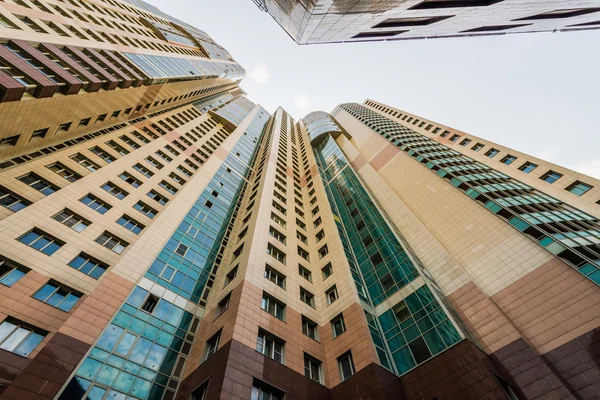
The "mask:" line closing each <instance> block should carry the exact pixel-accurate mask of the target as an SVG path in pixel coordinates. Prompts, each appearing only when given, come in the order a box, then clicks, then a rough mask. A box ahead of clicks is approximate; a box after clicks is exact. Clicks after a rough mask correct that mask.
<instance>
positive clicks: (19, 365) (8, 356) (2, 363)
mask: <svg viewBox="0 0 600 400" xmlns="http://www.w3.org/2000/svg"><path fill="white" fill-rule="evenodd" d="M30 362H31V359H30V358H27V357H21V356H18V355H16V354H14V353H11V352H9V351H6V350H2V349H0V397H1V396H2V394H3V393H4V391H6V388H7V387H8V386H10V385H11V384H12V382H13V381H14V380H15V379H16V378H17V377H18V376H19V375H21V373H22V372H23V370H24V369H25V367H27V365H28V364H29V363H30Z"/></svg>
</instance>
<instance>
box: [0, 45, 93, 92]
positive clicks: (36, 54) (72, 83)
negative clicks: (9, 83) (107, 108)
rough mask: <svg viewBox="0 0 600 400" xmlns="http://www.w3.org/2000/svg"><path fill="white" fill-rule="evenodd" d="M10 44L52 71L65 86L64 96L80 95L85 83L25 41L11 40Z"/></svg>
mask: <svg viewBox="0 0 600 400" xmlns="http://www.w3.org/2000/svg"><path fill="white" fill-rule="evenodd" d="M9 43H10V44H11V45H13V46H15V47H16V48H18V49H19V50H21V51H22V52H24V53H25V54H27V55H28V56H29V57H31V58H33V59H35V60H36V61H37V62H38V63H39V64H41V65H43V66H44V67H46V68H48V69H49V70H50V71H52V73H53V74H54V76H55V77H56V78H57V79H58V80H60V81H61V82H62V83H64V84H65V90H64V92H63V93H64V94H76V93H79V90H80V89H81V87H82V86H83V82H81V81H80V80H79V79H77V78H75V77H74V76H73V75H71V74H70V73H68V72H67V71H65V70H64V69H63V68H62V67H61V66H60V65H58V64H56V63H55V62H54V61H52V60H50V59H49V58H48V57H46V56H45V55H43V54H42V53H41V52H40V51H39V50H38V49H36V48H34V47H33V46H32V45H30V44H29V43H27V42H26V41H24V40H11V41H10V42H9Z"/></svg>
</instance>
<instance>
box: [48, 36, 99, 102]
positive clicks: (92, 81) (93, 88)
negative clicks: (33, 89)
mask: <svg viewBox="0 0 600 400" xmlns="http://www.w3.org/2000/svg"><path fill="white" fill-rule="evenodd" d="M40 49H41V50H42V51H47V52H49V53H51V54H52V55H53V56H54V57H56V58H57V59H59V60H60V61H62V62H63V63H65V64H67V65H68V66H69V68H71V69H72V70H73V71H75V72H77V73H78V74H79V75H81V77H82V78H84V80H87V81H88V82H89V83H88V85H87V87H86V88H85V90H86V91H87V92H90V93H91V92H97V91H98V90H100V88H101V87H102V81H101V80H100V79H98V78H96V76H94V75H93V74H92V73H90V72H89V71H88V70H87V69H85V68H83V67H82V66H81V65H79V63H78V62H76V61H75V60H73V59H72V58H71V57H69V56H68V55H66V54H65V53H63V52H62V51H61V50H60V49H59V48H58V47H56V46H55V45H53V44H50V43H40Z"/></svg>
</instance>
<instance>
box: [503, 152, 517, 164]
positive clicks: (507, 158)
mask: <svg viewBox="0 0 600 400" xmlns="http://www.w3.org/2000/svg"><path fill="white" fill-rule="evenodd" d="M516 159H517V157H515V156H511V155H510V154H507V155H505V156H504V158H502V160H500V162H501V163H503V164H506V165H510V164H512V163H513V162H514V161H515V160H516Z"/></svg>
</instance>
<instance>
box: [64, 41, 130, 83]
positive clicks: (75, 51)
mask: <svg viewBox="0 0 600 400" xmlns="http://www.w3.org/2000/svg"><path fill="white" fill-rule="evenodd" d="M66 48H67V49H69V50H70V51H71V52H72V53H73V54H75V56H77V58H79V59H80V60H81V61H82V62H83V63H84V64H86V65H87V66H88V67H90V68H91V69H93V70H94V71H96V72H97V73H98V74H100V75H101V76H102V77H103V78H104V79H106V81H107V84H106V85H105V87H104V89H105V90H114V89H116V87H117V86H118V85H119V80H118V79H117V78H115V77H114V76H112V75H111V74H110V73H109V72H108V71H107V70H105V69H104V68H102V67H101V66H99V65H98V64H96V62H95V61H94V60H92V59H91V58H89V57H88V56H86V55H85V54H84V53H83V52H82V51H81V50H79V49H78V48H77V47H75V46H66Z"/></svg>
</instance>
